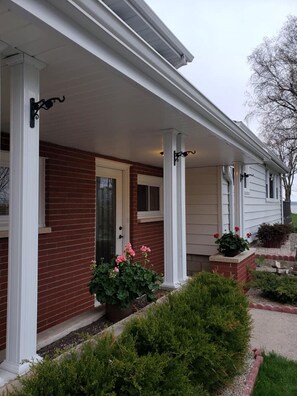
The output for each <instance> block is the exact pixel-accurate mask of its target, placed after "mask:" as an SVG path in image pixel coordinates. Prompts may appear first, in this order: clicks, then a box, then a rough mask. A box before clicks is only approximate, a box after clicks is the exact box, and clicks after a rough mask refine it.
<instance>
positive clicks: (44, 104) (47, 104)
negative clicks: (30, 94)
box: [30, 96, 65, 128]
mask: <svg viewBox="0 0 297 396" xmlns="http://www.w3.org/2000/svg"><path fill="white" fill-rule="evenodd" d="M64 101H65V96H63V97H62V99H60V98H58V97H57V98H50V99H46V100H45V99H41V100H40V101H39V102H35V99H34V98H31V99H30V127H31V128H34V127H35V120H38V118H39V114H38V112H39V110H40V109H44V110H49V109H50V108H51V107H53V105H54V103H55V102H60V103H63V102H64Z"/></svg>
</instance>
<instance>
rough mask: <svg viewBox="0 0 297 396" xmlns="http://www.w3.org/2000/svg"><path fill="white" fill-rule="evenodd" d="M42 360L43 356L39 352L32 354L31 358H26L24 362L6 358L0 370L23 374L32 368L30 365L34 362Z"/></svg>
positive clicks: (0, 365)
mask: <svg viewBox="0 0 297 396" xmlns="http://www.w3.org/2000/svg"><path fill="white" fill-rule="evenodd" d="M41 361H42V357H41V356H39V355H37V354H36V355H34V356H32V358H31V359H30V360H26V361H24V362H21V363H20V364H16V363H14V362H9V361H8V360H4V362H2V363H1V364H0V370H1V371H2V370H4V371H8V372H9V373H11V374H15V375H23V374H25V373H27V372H28V371H29V370H30V367H31V365H32V364H33V363H38V362H41Z"/></svg>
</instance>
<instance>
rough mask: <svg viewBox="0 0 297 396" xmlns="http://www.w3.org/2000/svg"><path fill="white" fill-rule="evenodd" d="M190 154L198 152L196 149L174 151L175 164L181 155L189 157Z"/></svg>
mask: <svg viewBox="0 0 297 396" xmlns="http://www.w3.org/2000/svg"><path fill="white" fill-rule="evenodd" d="M189 154H196V150H193V151H192V150H187V151H178V152H176V151H174V160H173V163H174V165H176V163H177V162H178V160H179V159H180V158H181V157H187V156H188V155H189Z"/></svg>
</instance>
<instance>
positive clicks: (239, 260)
mask: <svg viewBox="0 0 297 396" xmlns="http://www.w3.org/2000/svg"><path fill="white" fill-rule="evenodd" d="M209 261H210V266H211V271H213V272H217V273H219V274H222V275H224V276H225V277H226V278H234V279H236V280H237V281H239V282H243V283H245V282H247V281H249V280H250V276H249V272H248V269H253V270H255V269H256V262H255V249H250V250H247V251H245V252H243V253H240V254H238V255H237V256H235V257H225V256H222V255H221V254H215V255H213V256H210V257H209Z"/></svg>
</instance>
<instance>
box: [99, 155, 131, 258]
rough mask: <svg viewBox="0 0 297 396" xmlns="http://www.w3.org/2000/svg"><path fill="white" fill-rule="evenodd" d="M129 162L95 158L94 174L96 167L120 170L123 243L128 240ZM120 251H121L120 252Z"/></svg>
mask: <svg viewBox="0 0 297 396" xmlns="http://www.w3.org/2000/svg"><path fill="white" fill-rule="evenodd" d="M130 166H131V165H130V164H125V163H123V162H118V161H112V160H107V159H104V158H96V176H97V170H98V169H100V168H101V169H102V168H105V169H110V170H119V171H121V172H122V180H123V182H122V197H123V202H122V219H123V221H122V226H123V234H122V235H123V239H122V241H123V245H125V244H127V243H128V242H130ZM120 253H121V252H120Z"/></svg>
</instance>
